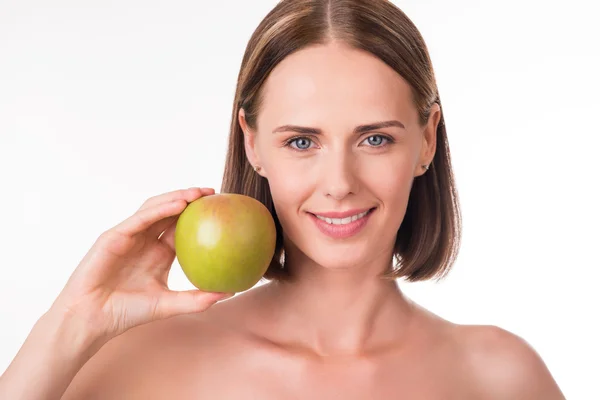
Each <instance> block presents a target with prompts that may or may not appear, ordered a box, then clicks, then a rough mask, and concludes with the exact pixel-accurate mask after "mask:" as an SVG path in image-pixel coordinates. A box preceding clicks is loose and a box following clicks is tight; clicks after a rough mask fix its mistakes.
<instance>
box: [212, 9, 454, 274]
mask: <svg viewBox="0 0 600 400" xmlns="http://www.w3.org/2000/svg"><path fill="white" fill-rule="evenodd" d="M334 40H335V41H342V42H344V43H346V44H348V45H350V46H352V47H354V48H357V49H360V50H365V51H368V52H370V53H372V54H373V55H375V56H376V57H379V58H380V59H381V60H382V61H383V62H385V63H386V64H388V65H389V66H390V67H392V68H393V69H394V70H395V71H396V72H397V73H398V74H400V75H401V76H402V77H403V78H404V79H405V80H406V81H407V82H408V84H409V85H410V86H411V88H412V97H413V103H414V105H415V107H416V109H417V111H418V113H419V122H420V124H421V126H424V125H425V124H426V123H427V121H428V119H429V115H430V108H431V106H432V105H433V104H434V103H438V104H439V106H440V108H441V102H440V97H439V94H438V89H437V84H436V81H435V76H434V72H433V66H432V63H431V60H430V58H429V54H428V51H427V47H426V45H425V42H424V40H423V38H422V37H421V34H420V33H419V31H418V30H417V28H416V27H415V25H414V24H413V23H412V21H411V20H410V19H409V18H408V17H407V16H406V15H405V14H404V13H403V12H402V11H401V10H400V9H398V8H397V7H396V6H394V5H393V4H392V3H390V2H388V1H386V0H283V1H281V2H280V3H278V4H277V5H276V6H275V8H274V9H273V10H271V11H270V12H269V13H268V14H267V16H266V17H265V18H264V19H263V20H262V21H261V23H260V24H259V26H258V27H257V29H256V30H255V31H254V33H253V35H252V37H251V38H250V41H249V43H248V46H247V48H246V51H245V53H244V57H243V60H242V65H241V68H240V73H239V76H238V82H237V88H236V92H235V100H234V103H233V112H232V119H231V128H230V133H229V135H230V136H229V146H228V150H227V158H226V163H225V171H224V176H223V182H222V187H221V192H223V193H240V194H245V195H247V196H251V197H254V198H255V199H257V200H259V201H261V202H262V203H263V204H264V205H265V206H266V207H267V208H268V209H269V210H270V211H271V214H272V216H273V219H274V220H275V225H276V227H277V242H276V247H275V255H274V256H273V260H272V262H271V265H270V266H269V268H268V270H267V272H266V273H265V276H264V277H265V278H267V279H285V277H286V276H287V275H288V274H287V270H286V266H285V262H284V261H283V259H284V257H283V255H284V249H283V237H282V228H281V224H280V223H279V221H278V219H277V215H276V213H275V208H274V206H273V199H272V198H271V192H270V189H269V184H268V181H267V179H265V178H263V177H262V176H260V175H259V174H257V173H255V172H254V170H253V168H252V166H251V165H250V163H249V162H248V159H247V158H246V153H245V148H244V137H243V132H242V129H241V127H240V124H239V121H238V112H239V110H240V108H243V109H244V112H245V118H246V122H247V124H248V126H249V128H251V129H253V130H255V129H256V120H257V115H258V112H259V110H260V108H261V102H262V90H261V89H262V87H263V84H264V82H265V80H266V79H267V77H268V75H269V73H270V72H271V71H272V70H273V68H275V66H276V65H277V64H278V63H279V62H281V61H282V60H283V59H284V58H285V57H287V56H288V55H290V54H291V53H293V52H296V51H298V50H300V49H302V48H304V47H306V46H312V45H325V44H327V43H330V42H331V41H334ZM436 136H437V138H436V140H437V145H436V153H435V156H434V159H433V162H432V164H431V166H430V168H429V170H428V171H426V172H425V174H423V175H422V176H419V177H417V178H416V179H415V181H414V182H413V185H412V189H411V192H410V197H409V201H408V206H407V210H406V215H405V217H404V220H403V221H402V224H401V226H400V227H399V230H398V235H397V238H396V244H395V249H394V257H395V258H396V260H397V262H398V266H397V267H396V268H393V269H392V270H390V271H388V272H387V273H386V274H385V275H384V277H385V278H400V277H404V278H405V279H406V280H408V281H419V280H426V279H432V278H437V279H439V278H442V277H443V276H445V275H446V273H447V272H448V271H449V269H450V267H451V266H452V265H453V264H454V261H455V259H456V255H457V253H458V248H459V247H460V237H461V216H460V208H459V203H458V194H457V191H456V187H455V183H454V177H453V173H452V166H451V162H450V152H449V146H448V140H447V137H446V126H445V124H444V116H443V112H442V115H441V119H440V122H439V124H438V127H437V133H436Z"/></svg>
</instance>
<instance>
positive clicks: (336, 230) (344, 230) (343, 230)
mask: <svg viewBox="0 0 600 400" xmlns="http://www.w3.org/2000/svg"><path fill="white" fill-rule="evenodd" d="M375 210H376V209H375V208H372V209H370V210H369V212H368V213H367V215H365V216H364V217H362V218H359V219H357V220H356V221H351V222H349V223H347V224H339V225H337V224H330V223H328V222H326V221H323V220H321V219H319V218H317V216H316V215H315V214H312V213H308V215H309V216H310V218H311V219H312V220H313V222H314V223H315V224H316V225H317V228H319V230H320V231H321V232H322V233H323V234H325V235H327V236H329V237H332V238H334V239H344V238H349V237H351V236H354V235H356V234H358V233H359V232H360V231H361V230H362V229H363V228H364V227H365V226H366V225H367V222H369V219H370V218H371V215H372V214H373V212H374V211H375Z"/></svg>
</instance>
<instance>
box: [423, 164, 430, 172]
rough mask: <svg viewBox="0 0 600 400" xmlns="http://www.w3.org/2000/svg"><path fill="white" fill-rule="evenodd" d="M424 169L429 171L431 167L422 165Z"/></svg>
mask: <svg viewBox="0 0 600 400" xmlns="http://www.w3.org/2000/svg"><path fill="white" fill-rule="evenodd" d="M421 166H422V167H423V168H425V171H427V170H428V169H429V165H421Z"/></svg>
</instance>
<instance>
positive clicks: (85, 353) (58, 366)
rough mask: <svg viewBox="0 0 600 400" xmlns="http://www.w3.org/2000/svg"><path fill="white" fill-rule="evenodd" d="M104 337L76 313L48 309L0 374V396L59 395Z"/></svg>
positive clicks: (35, 399)
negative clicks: (73, 314)
mask: <svg viewBox="0 0 600 400" xmlns="http://www.w3.org/2000/svg"><path fill="white" fill-rule="evenodd" d="M107 341H108V339H107V338H103V337H101V336H100V335H96V334H94V332H93V331H92V329H89V327H88V326H87V324H86V323H85V322H84V321H82V320H80V319H78V318H77V317H74V316H72V315H70V314H69V313H68V312H66V311H65V312H62V311H58V310H53V309H50V310H49V311H48V312H47V313H45V314H44V315H43V316H42V317H41V318H40V319H39V320H38V321H37V322H36V324H35V325H34V327H33V329H32V330H31V332H30V334H29V336H28V337H27V339H26V340H25V343H24V344H23V346H22V347H21V349H20V350H19V352H18V353H17V355H16V357H15V358H14V359H13V361H12V363H11V364H10V365H9V366H8V369H7V370H6V371H5V372H4V374H3V375H2V376H0V399H19V400H42V399H48V400H50V399H52V400H56V399H60V398H61V397H62V395H63V393H64V392H65V390H66V389H67V387H68V386H69V384H70V383H71V381H72V380H73V378H74V377H75V375H76V374H77V372H78V371H79V370H80V369H81V368H82V367H83V365H84V364H85V363H86V362H87V361H88V360H89V359H90V358H91V357H92V356H93V355H94V354H95V353H96V352H97V351H98V350H99V349H100V347H101V346H102V345H103V344H104V343H106V342H107Z"/></svg>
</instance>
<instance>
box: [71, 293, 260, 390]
mask: <svg viewBox="0 0 600 400" xmlns="http://www.w3.org/2000/svg"><path fill="white" fill-rule="evenodd" d="M247 295H251V293H248V294H246V293H244V294H241V295H238V296H236V297H235V298H232V299H229V300H226V301H223V302H220V303H217V304H216V305H214V306H213V307H211V308H210V309H209V310H207V311H205V312H203V313H198V314H189V315H180V316H176V317H172V318H169V319H165V320H161V321H156V322H152V323H149V324H145V325H141V326H138V327H135V328H132V329H130V330H128V331H127V332H125V333H123V334H121V335H119V336H117V337H116V338H114V339H112V340H111V341H109V342H108V343H107V344H105V345H104V346H103V347H102V348H101V349H100V350H99V351H98V353H96V354H95V355H94V356H93V357H92V358H91V359H90V360H89V361H88V362H87V363H86V364H85V365H84V366H83V368H82V369H81V370H80V371H79V372H78V374H77V375H76V376H75V378H74V380H73V381H72V382H71V384H70V386H69V388H68V389H67V391H66V392H65V394H64V396H63V397H62V399H63V400H75V399H86V400H94V399H107V398H111V399H122V398H123V399H125V398H126V399H128V400H134V399H147V398H171V396H173V395H174V394H177V395H180V396H181V397H186V396H190V395H192V394H198V392H197V391H196V390H199V389H198V388H199V387H200V386H201V385H202V383H203V382H202V381H203V373H204V372H208V371H210V368H215V366H216V364H215V363H216V362H226V361H227V360H228V359H229V360H231V359H233V358H235V352H236V348H237V347H239V345H240V343H241V342H243V339H242V335H243V333H241V332H240V330H239V329H238V327H237V326H236V325H235V321H236V320H237V318H235V315H234V314H236V313H240V314H241V313H243V310H242V309H243V307H244V303H245V301H244V297H246V296H247ZM204 376H206V377H207V379H208V374H205V375H204ZM195 384H197V385H198V387H194V385H195ZM195 391H196V392H195Z"/></svg>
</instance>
